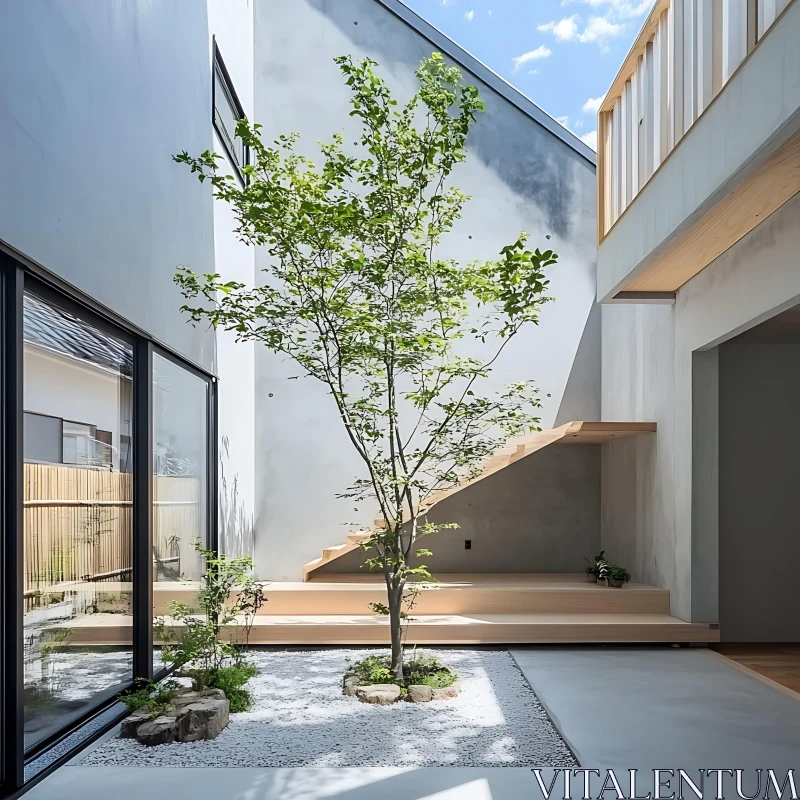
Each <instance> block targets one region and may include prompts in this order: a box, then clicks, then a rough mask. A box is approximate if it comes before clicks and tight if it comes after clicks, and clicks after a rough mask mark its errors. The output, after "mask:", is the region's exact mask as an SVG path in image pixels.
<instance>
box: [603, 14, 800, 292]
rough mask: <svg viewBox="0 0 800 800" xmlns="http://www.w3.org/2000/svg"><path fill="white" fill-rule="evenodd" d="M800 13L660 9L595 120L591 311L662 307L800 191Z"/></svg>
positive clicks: (617, 78)
mask: <svg viewBox="0 0 800 800" xmlns="http://www.w3.org/2000/svg"><path fill="white" fill-rule="evenodd" d="M799 42H800V3H798V2H797V0H658V1H657V2H656V4H655V6H654V8H653V10H652V12H651V13H650V16H649V17H648V19H647V22H646V23H645V25H644V27H643V28H642V31H641V33H640V34H639V37H638V39H637V40H636V42H635V43H634V45H633V47H632V49H631V51H630V53H629V54H628V57H627V58H626V59H625V62H624V63H623V65H622V68H621V69H620V71H619V74H618V75H617V77H616V78H615V80H614V82H613V84H612V85H611V88H610V89H609V91H608V93H607V94H606V97H605V100H604V101H603V104H602V105H601V107H600V110H599V113H598V127H597V131H598V153H597V192H598V197H597V207H598V215H597V216H598V240H599V247H598V275H597V284H598V288H597V293H598V299H599V300H600V301H601V302H609V301H613V300H636V301H642V300H648V299H656V300H658V299H662V298H663V299H667V300H669V298H670V297H672V296H674V292H675V291H677V289H678V288H680V286H682V285H683V284H684V283H686V282H687V281H688V280H690V279H691V278H692V277H694V275H696V274H697V273H698V272H700V270H702V269H703V268H705V267H706V266H708V264H710V263H711V262H712V261H713V260H714V259H715V258H717V257H718V256H719V255H721V254H722V253H723V252H725V250H727V249H728V248H729V247H731V245H733V244H734V243H735V242H736V241H738V240H739V239H740V238H741V237H742V236H744V235H745V234H746V233H748V232H749V231H750V230H752V229H753V228H754V227H755V226H756V225H758V224H759V223H760V222H761V221H763V220H764V219H765V218H766V217H767V216H769V215H770V214H771V213H772V212H774V211H776V210H777V209H778V208H779V207H780V206H781V205H782V204H783V203H785V202H786V201H787V200H788V199H789V198H791V197H792V196H793V195H794V194H796V193H797V192H798V191H800V133H798V131H799V130H800V44H798V43H799Z"/></svg>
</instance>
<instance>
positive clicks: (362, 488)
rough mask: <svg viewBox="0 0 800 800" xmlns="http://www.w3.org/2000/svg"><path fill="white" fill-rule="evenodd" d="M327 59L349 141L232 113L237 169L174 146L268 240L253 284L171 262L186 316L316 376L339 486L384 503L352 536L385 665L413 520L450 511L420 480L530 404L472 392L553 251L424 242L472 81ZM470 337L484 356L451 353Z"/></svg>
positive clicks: (415, 572)
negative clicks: (276, 130) (265, 127)
mask: <svg viewBox="0 0 800 800" xmlns="http://www.w3.org/2000/svg"><path fill="white" fill-rule="evenodd" d="M335 62H336V63H337V64H338V66H339V69H340V70H341V72H342V75H343V77H344V80H345V82H346V84H347V86H348V87H350V90H351V92H352V98H351V105H352V109H351V111H350V116H351V117H355V118H356V119H357V120H358V122H359V124H360V127H361V133H360V137H359V141H358V142H355V143H354V144H353V147H352V148H350V147H345V144H344V139H343V137H342V136H341V135H339V134H336V135H334V136H333V138H332V140H331V141H330V143H327V144H320V145H319V147H320V150H321V156H322V158H321V163H320V164H319V165H315V164H314V163H313V162H312V161H311V160H310V159H308V158H307V157H305V156H303V155H300V154H298V153H297V152H296V150H295V143H296V142H297V139H298V136H297V134H292V135H288V136H280V137H279V138H278V139H277V140H276V141H275V142H274V143H273V144H272V145H267V144H265V143H264V142H263V141H262V139H261V134H260V130H261V126H260V125H258V124H254V125H250V124H248V122H247V121H246V120H241V121H239V123H238V125H237V129H236V135H237V136H239V137H241V139H242V140H243V142H244V143H245V144H246V145H248V146H249V147H250V148H251V152H252V153H253V154H254V164H253V165H250V166H246V167H244V173H245V175H246V179H247V185H246V186H244V187H242V186H241V185H240V184H239V183H238V182H237V181H236V180H235V179H234V178H233V177H232V176H230V175H225V174H221V173H220V171H218V169H217V160H218V159H219V156H217V155H215V154H213V153H211V152H208V151H206V152H204V153H203V154H202V155H200V156H199V157H192V156H190V155H189V154H188V153H186V152H183V153H181V154H180V155H178V156H176V157H175V159H176V160H177V161H179V162H181V163H185V164H187V165H189V166H190V167H191V170H192V172H195V173H197V174H198V177H199V179H200V180H201V181H204V180H209V181H210V182H211V184H212V186H213V191H214V194H215V196H216V197H218V198H220V199H222V200H225V201H227V202H229V203H230V204H231V206H232V207H233V210H234V212H235V215H236V218H237V221H238V226H237V233H238V235H239V236H240V238H241V239H242V240H243V241H244V242H246V243H247V244H250V245H257V246H262V247H266V248H267V249H268V251H269V254H270V256H271V263H270V266H269V267H268V268H267V269H265V272H266V277H265V280H264V285H262V286H257V287H248V286H245V285H243V284H241V283H236V282H225V281H223V280H222V279H221V277H220V276H219V275H203V276H198V275H196V274H195V273H193V272H192V271H191V270H189V269H186V268H180V270H179V272H178V275H177V276H176V281H177V283H178V284H179V285H180V287H181V288H182V291H183V293H184V296H185V297H186V298H187V300H189V301H192V302H191V303H187V305H185V306H184V307H183V309H184V310H185V311H187V312H188V313H189V314H190V316H191V319H192V321H193V322H198V321H201V320H205V321H209V322H210V323H211V324H213V325H214V326H221V327H223V328H224V329H226V330H230V331H234V332H235V333H236V335H237V337H238V338H239V339H241V340H255V341H258V342H262V343H264V344H265V345H266V346H267V347H269V348H270V349H272V350H273V351H275V352H278V353H281V354H284V355H285V356H288V357H289V358H290V359H293V360H294V361H295V362H296V363H297V364H298V365H299V367H300V368H301V370H302V371H303V373H304V374H305V375H306V376H310V377H312V378H316V379H317V380H319V381H322V383H324V384H325V386H326V387H327V389H328V391H329V393H330V395H331V397H332V398H333V402H334V403H335V406H336V409H337V412H338V416H339V418H340V419H341V422H342V424H343V426H344V429H345V431H346V433H347V436H348V438H349V440H350V442H351V444H352V446H353V447H354V448H355V450H356V452H357V453H358V455H359V456H360V459H361V461H362V462H363V465H364V475H363V477H360V478H358V479H357V480H356V481H355V482H354V483H353V485H352V486H351V487H350V488H349V489H348V490H347V491H344V492H342V493H341V494H340V495H338V496H339V497H347V498H352V499H355V500H356V501H363V500H367V499H372V500H375V501H377V503H378V505H379V507H380V512H381V515H382V517H383V523H382V525H381V526H380V527H379V528H378V529H377V530H375V531H373V532H372V534H371V535H370V537H369V538H368V540H367V541H366V542H365V543H364V547H365V548H367V549H368V550H369V551H370V552H371V553H373V554H374V555H373V556H372V557H371V558H370V559H369V560H368V561H367V563H368V564H369V566H370V568H372V569H375V570H380V571H381V572H382V573H383V575H384V578H385V581H386V587H387V604H386V605H384V604H380V603H379V604H375V605H374V610H376V611H377V612H379V613H385V614H387V615H388V616H389V620H390V628H391V645H392V657H391V667H392V672H393V674H394V675H395V677H396V678H398V679H400V678H402V674H403V637H402V624H403V620H404V619H406V618H407V610H404V604H405V603H408V602H409V601H410V600H411V598H412V597H413V590H414V583H415V582H417V583H418V582H419V581H421V580H428V579H430V577H431V576H430V574H429V573H428V571H427V569H426V568H425V567H424V566H413V564H414V563H417V562H415V560H414V559H413V558H412V556H414V555H416V556H417V559H419V558H425V557H426V556H428V555H430V551H429V550H427V549H422V548H419V547H418V541H419V539H420V537H421V536H424V535H427V534H430V533H433V532H434V531H437V530H439V529H441V528H444V527H456V526H454V525H452V524H449V525H442V524H434V523H432V522H429V521H428V520H427V519H426V512H427V509H428V508H429V506H430V504H431V502H432V501H433V500H434V499H435V493H436V492H440V491H442V490H447V489H449V488H452V487H453V486H455V485H456V484H457V483H458V482H459V481H461V480H463V479H465V478H471V477H474V476H476V475H477V474H479V472H480V463H481V461H482V460H483V459H484V458H485V457H486V456H488V455H490V454H491V453H492V452H494V451H495V450H496V449H497V447H498V446H499V445H500V444H501V443H502V442H503V441H504V440H505V439H506V438H507V437H509V436H514V435H517V434H520V433H522V432H526V431H528V430H535V429H536V425H537V423H538V421H539V420H538V418H536V417H535V416H533V412H534V411H535V409H536V408H537V407H539V402H538V399H537V393H536V390H535V389H534V387H533V386H532V385H531V384H530V383H529V382H521V383H515V384H513V385H511V386H509V387H508V388H507V389H506V390H504V391H503V392H501V393H496V394H489V395H488V396H482V395H480V394H479V393H478V392H477V389H478V387H479V384H480V382H481V380H482V379H485V378H486V377H487V376H488V374H489V372H490V371H491V369H492V365H493V364H495V363H496V361H497V359H498V358H499V357H500V355H501V353H502V352H503V350H504V349H505V348H506V347H507V345H508V343H509V341H511V340H512V339H513V338H514V336H516V335H517V333H518V332H519V330H520V329H521V328H522V327H523V326H524V325H527V324H529V323H534V324H535V323H536V322H537V318H538V317H537V315H538V310H539V307H540V305H541V304H542V303H543V302H544V301H545V300H546V299H547V298H546V297H545V296H544V292H545V290H546V287H547V284H548V281H547V280H546V279H545V275H544V269H545V267H547V266H548V265H551V264H553V263H555V261H556V258H557V256H556V254H555V253H553V252H552V251H551V250H546V251H545V252H540V251H539V250H538V249H537V250H534V251H531V250H529V249H526V246H525V245H526V239H527V236H526V234H524V233H523V234H520V236H519V238H518V239H517V241H515V242H513V243H511V244H509V245H507V246H506V247H503V248H502V250H501V251H500V255H499V258H498V259H496V260H491V261H475V262H471V263H468V264H462V263H458V262H457V261H454V260H452V259H448V258H442V257H439V256H438V249H439V244H440V240H441V238H442V237H443V235H445V234H447V233H448V232H449V231H450V230H451V229H452V227H453V225H454V223H455V222H456V221H457V220H458V219H459V217H460V215H461V210H462V208H463V206H464V203H465V202H466V201H467V200H468V199H469V198H468V197H467V196H466V195H464V194H463V193H462V192H460V191H459V190H458V189H456V188H454V187H448V186H447V183H448V179H449V178H450V176H451V173H452V171H453V169H454V167H456V165H458V164H459V163H461V162H463V161H464V160H465V158H466V154H467V153H466V149H465V144H466V138H467V134H468V132H469V129H470V127H471V126H472V125H473V124H474V122H475V119H476V114H477V113H479V112H480V111H482V110H483V103H482V101H481V100H480V97H479V95H478V90H477V89H476V88H475V87H474V86H465V85H462V83H461V74H460V72H459V70H458V69H457V68H455V67H448V66H447V65H446V63H445V61H444V59H443V58H442V56H441V55H440V54H438V53H434V54H433V55H432V56H431V58H429V59H427V60H424V61H422V62H421V64H420V66H419V69H418V70H417V72H416V76H417V79H418V81H419V88H418V90H417V92H416V93H415V94H414V96H413V97H412V98H411V99H410V100H409V101H408V102H407V103H406V104H405V105H402V106H400V105H399V104H398V102H397V100H395V99H394V98H393V97H392V95H391V92H390V90H389V87H388V86H387V85H386V83H385V82H384V81H383V80H382V79H381V78H380V77H379V76H378V75H377V74H376V72H375V69H374V68H375V67H376V66H377V64H376V62H374V61H372V60H370V59H368V58H367V59H364V60H362V61H360V62H355V61H353V59H352V58H351V57H349V56H342V57H339V58H336V59H335ZM470 340H474V342H475V343H476V344H475V345H474V346H471V347H472V349H473V350H474V349H476V347H477V349H479V350H481V351H482V357H480V358H479V357H476V356H475V355H474V354H473V355H468V354H466V353H465V352H462V351H463V350H465V349H466V345H467V344H468V343H469V342H470ZM411 601H412V602H413V600H411Z"/></svg>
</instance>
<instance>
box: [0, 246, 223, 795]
mask: <svg viewBox="0 0 800 800" xmlns="http://www.w3.org/2000/svg"><path fill="white" fill-rule="evenodd" d="M26 293H31V294H34V295H36V296H37V297H40V298H41V299H43V300H45V301H47V302H50V303H53V304H55V305H56V306H57V307H58V308H61V309H64V310H65V311H67V312H71V313H74V314H75V315H77V316H79V317H80V318H81V319H82V320H85V321H86V322H87V323H89V324H91V325H93V326H96V327H97V328H98V329H100V330H102V331H104V332H106V333H109V334H111V335H113V336H114V337H116V338H118V339H120V340H121V341H124V342H125V343H126V344H129V345H130V346H132V348H133V385H134V388H133V409H132V437H131V438H132V442H133V523H132V524H133V559H132V565H133V604H132V605H133V607H132V613H133V636H132V649H133V670H132V676H131V681H130V683H128V684H125V685H123V686H122V687H120V688H121V689H124V688H125V686H128V685H131V684H133V683H134V681H136V680H137V679H141V678H144V679H148V680H152V679H155V680H159V679H161V678H163V677H164V676H165V675H166V674H167V672H168V670H167V669H162V670H159V671H158V672H157V673H155V674H154V671H153V558H152V540H153V503H152V500H153V480H152V479H153V468H152V463H153V458H152V448H153V444H152V426H153V407H152V398H153V389H152V385H153V381H152V360H153V354H154V353H158V354H159V355H160V356H162V357H164V358H167V359H169V360H170V361H173V362H174V363H175V364H177V365H178V366H180V367H182V368H183V369H186V370H188V371H190V372H191V373H193V374H194V375H196V376H198V377H200V378H202V379H203V380H205V381H207V383H208V385H209V391H208V398H209V402H208V412H207V415H208V416H207V425H208V447H207V456H206V457H207V475H208V492H207V495H208V497H207V503H208V516H207V519H208V535H209V548H210V549H212V550H214V551H217V549H218V541H219V521H218V518H217V491H218V468H217V463H218V417H217V408H218V399H217V389H218V380H217V377H216V375H214V374H213V373H212V372H210V371H209V370H207V369H205V368H204V367H203V366H201V365H199V364H196V363H193V362H192V361H191V360H190V359H187V358H185V357H184V356H183V355H181V354H180V353H178V352H176V351H175V350H174V349H172V348H171V347H169V346H168V345H166V344H165V343H163V342H160V341H158V340H157V339H155V338H154V337H153V336H151V335H150V334H148V333H147V332H146V331H144V330H142V329H141V328H139V327H138V326H136V325H134V324H133V323H131V322H129V321H128V320H125V319H124V318H123V317H120V316H119V315H118V314H116V313H115V312H114V311H112V310H110V309H108V308H106V307H105V306H104V305H102V304H101V303H99V302H98V301H96V300H94V299H93V298H91V297H90V296H88V295H86V294H84V293H83V292H81V291H80V290H78V289H76V288H75V287H74V286H72V285H70V284H69V283H67V282H66V281H64V280H63V279H61V278H59V277H58V276H56V275H54V274H53V273H52V272H49V271H48V270H47V269H45V268H44V267H42V266H41V265H40V264H38V263H36V262H35V261H33V260H31V259H29V258H27V257H26V256H25V255H24V254H22V253H20V252H19V251H18V250H16V249H15V248H13V247H12V246H10V245H8V244H6V243H5V242H3V241H2V240H0V309H1V310H2V316H1V317H0V798H11V797H16V796H18V795H19V794H22V793H24V792H26V791H27V790H28V789H29V788H30V787H31V786H33V785H35V784H36V783H38V782H39V781H40V780H42V779H43V778H45V777H46V776H47V775H49V774H51V773H52V772H53V771H54V770H55V769H57V768H58V767H60V766H62V765H63V764H64V763H66V761H68V760H69V759H70V758H71V757H72V756H74V754H75V751H76V750H77V749H79V748H82V747H85V746H86V744H88V743H89V742H91V741H92V740H93V739H96V738H98V737H99V736H101V735H102V734H103V733H104V732H105V731H106V730H107V729H108V727H109V725H111V724H113V723H114V722H115V721H118V720H119V719H120V718H121V717H122V716H124V713H125V707H124V706H121V704H120V703H118V701H117V695H118V692H116V691H115V692H113V693H109V694H108V695H107V696H104V697H100V698H98V700H97V702H96V703H93V704H92V705H91V706H90V707H88V708H87V710H86V711H85V712H84V713H83V714H82V715H81V716H80V717H79V718H77V719H75V720H73V721H72V722H71V724H70V725H69V727H65V728H63V729H60V730H59V731H58V732H56V733H54V734H53V735H52V736H50V737H48V738H47V739H45V740H43V741H42V742H39V743H37V744H36V745H35V746H34V747H32V748H31V749H30V750H29V751H27V752H26V751H25V750H24V739H23V725H24V706H23V687H24V664H23V655H24V654H23V650H24V646H23V612H24V602H23V584H24V581H23V571H24V535H23V529H24V449H23V417H24V398H23V378H24V372H23V370H24V330H23V320H24V310H23V301H24V296H25V294H26ZM117 707H120V708H119V713H118V714H116V715H114V714H113V713H112V710H113V709H116V708H117ZM102 714H105V715H109V714H110V715H111V716H110V717H109V718H108V722H107V723H106V724H105V726H104V727H99V728H96V729H95V730H91V731H89V730H88V729H87V734H86V736H82V735H81V736H79V737H75V736H74V734H75V733H76V731H79V729H80V728H81V727H82V726H84V725H86V723H87V722H89V721H90V720H93V719H95V718H97V717H99V716H100V715H102ZM69 737H73V740H74V744H72V746H71V748H70V749H68V750H66V751H65V752H64V753H63V754H61V755H59V756H58V757H57V758H54V759H53V758H51V757H50V756H49V755H47V756H46V757H45V758H41V763H42V766H41V769H40V768H39V763H37V762H38V761H39V759H40V757H41V756H43V754H46V753H47V751H48V750H50V749H52V748H53V747H54V746H56V745H57V744H59V743H60V742H64V741H65V740H66V739H68V738H69ZM26 774H27V775H28V780H26Z"/></svg>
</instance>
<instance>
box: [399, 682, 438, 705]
mask: <svg viewBox="0 0 800 800" xmlns="http://www.w3.org/2000/svg"><path fill="white" fill-rule="evenodd" d="M406 700H408V702H409V703H429V702H430V701H431V700H433V689H432V688H431V687H430V686H425V685H424V684H421V683H420V684H416V683H415V684H412V685H411V686H409V687H408V694H407V695H406Z"/></svg>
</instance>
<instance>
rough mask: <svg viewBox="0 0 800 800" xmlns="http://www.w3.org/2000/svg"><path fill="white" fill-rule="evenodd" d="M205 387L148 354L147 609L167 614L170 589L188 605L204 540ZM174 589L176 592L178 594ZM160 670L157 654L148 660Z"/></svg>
mask: <svg viewBox="0 0 800 800" xmlns="http://www.w3.org/2000/svg"><path fill="white" fill-rule="evenodd" d="M210 397H211V391H210V383H209V381H208V380H207V379H206V378H203V377H200V376H199V375H198V374H196V373H195V372H192V371H190V370H188V369H186V368H184V367H182V366H180V365H179V364H177V363H176V362H175V361H172V360H171V359H168V358H165V357H164V356H161V355H159V354H158V353H154V354H153V399H152V403H153V506H154V508H153V581H154V585H153V608H154V613H155V615H156V616H162V615H165V614H168V612H169V604H170V601H171V600H174V599H177V596H176V591H182V592H184V594H183V595H181V597H180V599H182V600H183V601H184V602H186V603H187V604H188V605H189V606H191V605H192V603H193V602H194V592H193V591H192V590H193V589H194V588H196V587H197V586H198V585H199V581H200V578H201V576H202V574H203V571H204V569H205V565H204V561H203V559H202V558H201V556H200V555H199V554H198V553H197V550H196V545H197V544H198V543H199V544H201V545H202V546H203V547H205V548H209V547H210V545H211V544H212V542H211V539H210V537H209V519H208V517H209V514H208V508H209V505H208V501H209V474H208V463H209V458H208V453H209V409H210ZM178 586H180V587H181V588H180V590H178V588H177V587H178ZM154 665H155V667H156V669H157V668H158V667H159V666H160V659H159V655H158V651H157V650H156V653H155V657H154Z"/></svg>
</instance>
